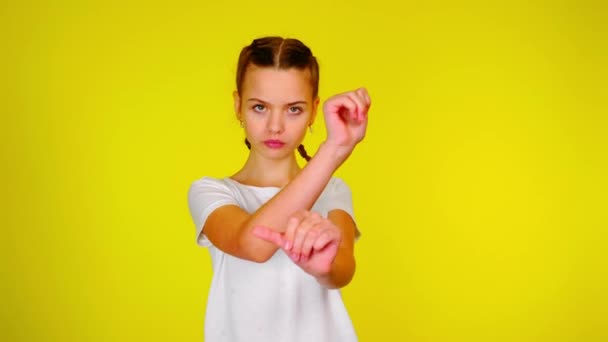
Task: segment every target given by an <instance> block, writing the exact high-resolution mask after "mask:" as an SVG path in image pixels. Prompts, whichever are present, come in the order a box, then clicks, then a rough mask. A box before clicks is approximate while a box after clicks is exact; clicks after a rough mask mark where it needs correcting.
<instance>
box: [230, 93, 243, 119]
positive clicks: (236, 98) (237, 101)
mask: <svg viewBox="0 0 608 342" xmlns="http://www.w3.org/2000/svg"><path fill="white" fill-rule="evenodd" d="M232 98H233V99H234V114H235V115H236V119H237V120H239V121H242V118H241V96H239V91H238V90H235V91H233V92H232Z"/></svg>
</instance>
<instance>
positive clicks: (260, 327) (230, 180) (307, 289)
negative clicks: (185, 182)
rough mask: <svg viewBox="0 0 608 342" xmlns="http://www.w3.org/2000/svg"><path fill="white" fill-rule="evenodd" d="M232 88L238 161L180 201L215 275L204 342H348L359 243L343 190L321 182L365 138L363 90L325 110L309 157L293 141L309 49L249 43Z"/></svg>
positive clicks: (305, 114)
mask: <svg viewBox="0 0 608 342" xmlns="http://www.w3.org/2000/svg"><path fill="white" fill-rule="evenodd" d="M236 88H237V89H236V90H235V91H234V93H233V96H234V111H235V113H236V118H237V120H238V121H239V122H240V124H241V127H243V128H244V130H245V135H246V139H245V144H246V145H247V147H248V148H249V149H250V152H249V158H248V159H247V161H246V163H245V165H244V166H243V167H242V168H241V169H240V171H238V172H237V173H235V174H234V175H232V176H230V177H225V178H221V179H217V178H211V177H203V178H201V179H199V180H196V181H194V182H193V183H192V185H191V186H190V189H189V191H188V204H189V208H190V213H191V215H192V219H193V221H194V223H195V227H196V237H197V243H198V244H199V245H200V246H204V247H208V248H209V252H210V254H211V259H212V266H213V271H214V274H213V280H212V282H211V289H210V291H209V298H208V303H207V312H206V318H205V341H207V342H215V341H222V342H224V341H247V342H251V341H263V342H269V341H306V342H321V341H331V342H336V341H356V340H357V337H356V335H355V331H354V329H353V326H352V323H351V320H350V318H349V317H348V313H347V311H346V309H345V307H344V304H343V302H342V298H341V296H340V292H339V288H341V287H343V286H345V285H347V284H348V283H349V282H350V280H351V279H352V277H353V274H354V272H355V258H354V254H353V250H354V241H355V239H356V238H357V237H358V234H359V233H358V230H357V228H356V226H355V222H354V219H353V217H354V216H353V208H352V199H351V193H350V190H349V188H348V186H347V185H346V184H345V183H344V182H343V181H342V180H341V179H339V178H336V177H332V175H333V173H334V172H335V171H336V170H337V169H338V167H339V166H340V165H341V164H342V163H343V162H344V161H345V160H346V159H347V158H348V157H349V155H350V154H351V153H352V151H353V149H354V148H355V146H356V145H357V143H359V142H360V141H361V140H362V139H363V137H364V135H365V131H366V127H367V112H368V109H369V107H370V98H369V96H368V94H367V91H366V90H365V89H364V88H360V89H358V90H355V91H350V92H346V93H342V94H338V95H335V96H333V97H331V98H330V99H328V100H327V101H326V102H325V103H324V105H323V112H324V115H325V122H326V126H327V139H326V140H325V141H324V142H323V143H322V144H321V145H320V147H319V149H318V151H317V152H316V153H315V154H314V156H313V157H312V158H311V157H310V156H308V154H307V153H306V150H305V149H304V146H303V145H301V142H302V140H303V139H304V135H305V133H306V129H307V127H308V128H310V129H312V125H313V123H314V120H315V116H316V114H317V107H318V106H319V97H318V88H319V66H318V64H317V61H316V58H315V57H314V56H313V55H312V53H311V51H310V49H309V48H308V47H306V46H305V45H304V44H302V42H300V41H299V40H297V39H283V38H280V37H266V38H260V39H256V40H254V41H253V42H252V43H251V45H249V46H246V47H245V48H243V50H242V51H241V54H240V56H239V61H238V68H237V75H236ZM296 149H297V150H298V152H299V153H300V154H301V155H302V157H304V158H305V159H306V160H307V161H308V163H307V165H306V166H305V167H303V168H301V167H300V166H299V165H298V163H297V161H296V158H295V153H294V152H295V150H296Z"/></svg>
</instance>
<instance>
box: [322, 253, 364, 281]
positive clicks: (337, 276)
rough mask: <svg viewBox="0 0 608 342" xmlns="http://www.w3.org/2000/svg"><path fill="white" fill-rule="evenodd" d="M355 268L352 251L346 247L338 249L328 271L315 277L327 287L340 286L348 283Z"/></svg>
mask: <svg viewBox="0 0 608 342" xmlns="http://www.w3.org/2000/svg"><path fill="white" fill-rule="evenodd" d="M355 268H356V263H355V256H354V255H353V253H352V252H351V251H348V250H346V249H340V250H338V254H337V255H336V259H335V260H334V262H333V264H332V266H331V270H330V271H329V273H327V274H326V275H322V276H318V277H316V278H317V281H318V282H319V283H320V284H321V285H323V286H325V287H327V288H330V289H337V288H341V287H344V286H346V285H348V283H350V281H351V280H352V279H353V276H354V275H355Z"/></svg>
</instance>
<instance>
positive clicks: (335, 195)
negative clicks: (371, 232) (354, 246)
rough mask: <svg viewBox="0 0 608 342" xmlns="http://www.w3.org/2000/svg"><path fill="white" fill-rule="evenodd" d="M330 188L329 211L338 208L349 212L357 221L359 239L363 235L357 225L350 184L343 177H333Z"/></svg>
mask: <svg viewBox="0 0 608 342" xmlns="http://www.w3.org/2000/svg"><path fill="white" fill-rule="evenodd" d="M328 190H329V191H328V194H327V196H328V198H327V203H328V204H327V205H328V210H327V212H330V211H332V210H336V209H341V210H344V211H345V212H346V213H348V214H349V215H350V217H351V218H352V219H353V221H354V222H355V227H356V232H355V238H356V239H357V240H358V239H359V236H360V235H361V232H360V231H359V227H357V220H355V213H354V210H353V197H352V192H351V190H350V188H349V186H348V184H346V182H344V181H343V180H342V179H341V178H337V177H333V178H332V180H331V182H330V184H329V188H328Z"/></svg>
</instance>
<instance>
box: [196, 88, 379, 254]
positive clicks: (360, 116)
mask: <svg viewBox="0 0 608 342" xmlns="http://www.w3.org/2000/svg"><path fill="white" fill-rule="evenodd" d="M369 106H370V100H369V96H368V95H367V92H366V90H365V89H364V88H360V89H358V90H356V91H352V92H347V93H343V94H338V95H336V96H334V97H332V98H330V99H328V100H327V101H326V102H325V104H324V112H325V121H326V125H327V131H328V132H327V133H328V134H327V140H326V141H325V142H324V143H323V144H321V146H320V147H319V150H318V151H317V153H315V155H314V156H313V157H312V158H311V159H310V161H309V162H308V163H307V164H306V166H305V167H304V168H303V169H302V170H301V171H300V173H299V174H298V175H297V176H296V177H294V178H293V179H292V180H291V181H290V182H289V184H287V185H286V186H285V187H284V188H283V189H282V190H281V191H280V192H279V193H278V194H277V195H276V196H274V197H273V198H272V199H270V200H269V201H268V202H266V203H265V204H264V205H262V206H261V207H260V208H259V209H258V210H257V211H256V212H255V213H253V214H249V213H247V212H246V211H244V210H243V209H241V208H240V207H238V206H236V205H225V206H222V207H219V208H218V209H216V210H214V211H213V213H211V214H210V215H209V217H208V218H207V220H206V221H205V225H204V227H203V231H204V233H205V235H206V236H207V238H208V239H209V240H210V241H211V243H213V245H214V246H216V247H217V248H219V249H220V250H222V251H224V252H225V253H228V254H231V255H233V256H236V257H239V258H242V259H246V260H250V261H254V262H265V261H267V260H268V259H270V258H271V257H272V255H273V254H274V253H275V252H276V250H277V249H278V247H277V246H276V245H275V244H273V243H271V242H268V241H265V240H262V239H260V238H258V237H256V236H254V235H253V234H252V230H253V228H254V227H256V226H265V227H269V228H270V229H273V230H275V231H277V232H279V233H283V232H285V229H286V226H287V222H288V220H289V218H290V217H291V216H292V215H293V214H295V213H296V212H299V211H302V210H310V209H311V208H312V206H313V205H314V203H315V202H316V201H317V199H318V198H319V196H320V195H321V193H322V192H323V190H324V189H325V187H326V185H327V183H328V182H329V180H330V179H331V177H332V175H333V173H334V172H335V171H336V170H337V169H338V167H339V166H340V165H341V164H342V163H343V162H344V161H345V160H346V159H347V158H348V157H349V155H350V154H351V152H352V150H353V149H354V147H355V146H356V144H357V143H359V141H361V140H362V139H363V137H364V135H365V130H366V128H367V111H368V109H369Z"/></svg>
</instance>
